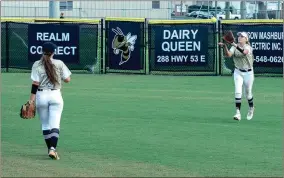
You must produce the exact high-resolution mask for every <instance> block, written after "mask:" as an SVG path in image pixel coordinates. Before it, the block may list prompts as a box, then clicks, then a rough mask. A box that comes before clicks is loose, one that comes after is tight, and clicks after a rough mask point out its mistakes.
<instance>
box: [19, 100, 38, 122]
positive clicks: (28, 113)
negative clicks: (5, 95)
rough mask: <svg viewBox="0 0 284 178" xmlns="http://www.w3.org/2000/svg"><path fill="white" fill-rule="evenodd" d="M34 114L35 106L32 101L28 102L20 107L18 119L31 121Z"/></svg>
mask: <svg viewBox="0 0 284 178" xmlns="http://www.w3.org/2000/svg"><path fill="white" fill-rule="evenodd" d="M35 114H36V106H35V103H34V102H32V101H28V102H26V103H25V104H23V105H22V107H21V110H20V117H21V118H23V119H33V118H34V117H35Z"/></svg>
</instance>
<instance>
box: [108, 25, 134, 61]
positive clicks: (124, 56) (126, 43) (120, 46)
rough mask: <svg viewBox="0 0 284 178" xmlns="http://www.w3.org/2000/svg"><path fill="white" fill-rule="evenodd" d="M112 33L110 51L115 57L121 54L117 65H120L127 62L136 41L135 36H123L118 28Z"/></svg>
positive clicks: (129, 34)
mask: <svg viewBox="0 0 284 178" xmlns="http://www.w3.org/2000/svg"><path fill="white" fill-rule="evenodd" d="M112 31H113V32H114V33H115V36H114V38H113V40H112V49H113V52H114V54H116V55H117V54H119V52H121V58H120V62H119V65H122V64H123V63H125V62H127V61H128V60H129V58H130V56H131V51H134V44H135V41H136V39H137V35H133V36H131V33H128V34H127V35H126V36H125V35H124V34H123V32H122V31H121V29H120V28H119V27H116V29H112Z"/></svg>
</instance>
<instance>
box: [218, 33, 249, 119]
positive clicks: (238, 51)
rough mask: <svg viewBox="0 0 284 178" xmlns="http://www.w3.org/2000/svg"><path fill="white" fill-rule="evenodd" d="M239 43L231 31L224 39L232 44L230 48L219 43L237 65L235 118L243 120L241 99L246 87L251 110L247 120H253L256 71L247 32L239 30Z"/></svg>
mask: <svg viewBox="0 0 284 178" xmlns="http://www.w3.org/2000/svg"><path fill="white" fill-rule="evenodd" d="M237 35H238V43H237V44H236V43H235V42H234V41H235V38H234V36H233V34H232V32H231V31H229V33H227V34H226V35H225V36H224V37H223V39H224V40H225V41H226V42H227V43H229V44H231V45H232V47H231V48H230V50H228V47H227V45H226V44H224V43H218V44H219V46H221V47H223V49H224V54H225V56H227V57H232V58H233V61H234V65H235V70H234V83H235V104H236V114H235V115H234V117H233V118H234V119H235V120H238V121H240V120H241V112H240V110H241V99H242V91H243V90H242V89H243V88H244V91H245V96H246V98H247V100H248V104H249V110H248V113H247V120H251V119H252V118H253V114H254V105H253V94H252V87H253V82H254V71H253V61H254V56H253V51H252V47H251V46H250V43H249V38H248V34H247V33H246V32H238V33H237Z"/></svg>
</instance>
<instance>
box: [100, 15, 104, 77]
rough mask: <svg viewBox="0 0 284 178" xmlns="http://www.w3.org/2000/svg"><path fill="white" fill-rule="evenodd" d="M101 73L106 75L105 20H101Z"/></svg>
mask: <svg viewBox="0 0 284 178" xmlns="http://www.w3.org/2000/svg"><path fill="white" fill-rule="evenodd" d="M100 48H101V73H102V74H103V73H104V19H103V18H102V19H101V46H100Z"/></svg>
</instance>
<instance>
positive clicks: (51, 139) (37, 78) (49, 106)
mask: <svg viewBox="0 0 284 178" xmlns="http://www.w3.org/2000/svg"><path fill="white" fill-rule="evenodd" d="M55 49H56V45H55V44H53V43H51V42H46V43H44V44H43V46H42V51H43V56H42V57H41V59H40V60H38V61H36V62H35V63H34V64H33V66H32V72H31V79H32V81H33V83H32V89H31V96H30V100H31V101H33V102H35V104H36V108H37V113H38V115H39V118H40V121H41V127H42V132H43V136H44V139H45V142H46V145H47V148H48V155H49V157H51V158H52V159H55V160H58V159H59V156H58V154H57V151H56V146H57V142H58V138H59V130H60V119H61V114H62V111H63V98H62V95H61V91H60V89H61V85H62V80H63V81H64V82H65V83H68V82H70V80H71V78H70V76H71V72H70V70H69V69H68V68H67V67H66V65H65V64H64V63H63V62H62V61H61V60H56V59H53V55H54V52H55Z"/></svg>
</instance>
